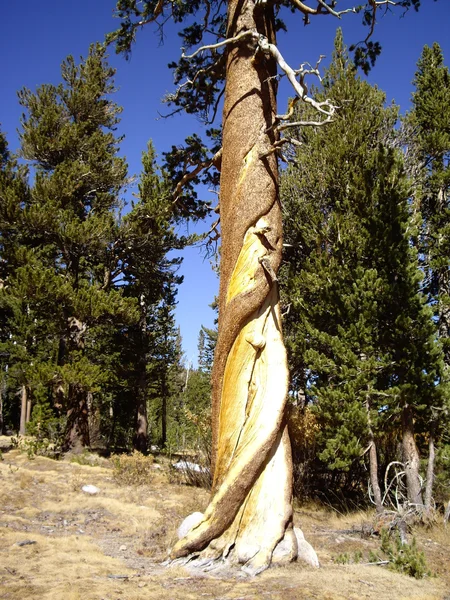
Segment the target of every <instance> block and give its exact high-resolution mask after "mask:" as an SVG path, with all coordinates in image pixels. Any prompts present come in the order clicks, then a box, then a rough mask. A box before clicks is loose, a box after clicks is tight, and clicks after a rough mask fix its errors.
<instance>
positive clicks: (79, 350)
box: [19, 45, 137, 450]
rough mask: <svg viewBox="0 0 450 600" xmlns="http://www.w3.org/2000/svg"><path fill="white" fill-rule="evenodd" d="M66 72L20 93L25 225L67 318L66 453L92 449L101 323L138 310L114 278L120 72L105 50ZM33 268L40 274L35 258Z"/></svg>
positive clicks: (59, 395) (61, 331) (62, 326)
mask: <svg viewBox="0 0 450 600" xmlns="http://www.w3.org/2000/svg"><path fill="white" fill-rule="evenodd" d="M61 73H62V78H63V83H61V84H59V85H58V86H54V85H48V84H47V85H43V86H41V87H39V88H38V89H37V91H36V93H32V92H31V91H30V90H27V89H24V90H22V91H21V92H19V101H20V103H21V105H22V106H23V107H24V109H25V111H26V112H25V113H24V115H23V118H22V131H21V133H20V139H21V154H22V156H23V158H25V159H27V160H28V161H30V162H31V163H32V165H33V167H34V169H35V181H34V185H33V188H32V191H31V196H30V201H29V203H28V204H27V205H26V206H24V208H23V211H22V221H23V226H24V229H26V231H27V241H26V245H27V248H28V252H29V253H31V254H32V255H33V256H34V259H33V260H34V261H35V262H36V261H38V262H39V265H35V272H36V273H40V274H41V275H42V277H41V280H42V281H44V280H45V278H44V277H43V275H44V273H46V272H48V273H49V275H50V274H51V286H50V287H49V288H48V290H47V294H48V300H49V302H50V301H53V302H54V303H55V306H56V307H57V312H58V314H57V315H55V316H54V318H53V319H52V321H53V327H54V328H56V331H57V333H56V335H57V338H58V340H57V344H58V348H57V352H56V357H54V363H53V365H54V369H55V377H54V394H55V396H56V398H55V399H56V401H57V403H58V404H60V405H61V406H62V408H63V410H64V412H65V414H66V417H67V424H66V432H65V447H66V448H67V449H69V448H72V449H76V450H79V449H80V448H82V447H85V446H88V445H89V444H90V432H89V413H90V412H92V407H91V406H89V404H92V394H95V393H97V392H99V390H100V388H101V384H102V369H101V366H100V365H99V364H96V354H97V353H96V338H95V337H93V333H94V327H95V326H97V325H99V324H101V323H103V324H105V323H109V324H111V325H112V324H114V325H115V326H116V327H117V326H118V325H119V324H120V323H123V324H126V323H128V322H130V321H134V320H135V319H136V317H137V311H136V307H135V302H134V301H133V300H131V299H130V300H128V299H125V298H124V297H123V294H122V293H121V292H120V291H119V290H116V289H112V288H111V287H108V282H107V279H106V280H105V272H107V270H108V256H109V249H110V247H111V245H113V242H114V235H115V233H116V227H115V210H116V208H117V207H118V204H119V194H120V191H121V189H122V188H123V186H124V185H125V183H126V164H125V161H124V160H123V159H122V158H119V157H117V151H118V143H119V141H120V140H117V139H116V137H115V135H114V128H115V126H116V124H117V122H118V114H119V113H120V111H121V109H120V108H119V107H118V106H117V105H116V104H115V103H114V102H113V101H112V100H110V99H109V95H110V94H111V93H112V92H113V91H114V85H113V82H112V77H113V75H114V71H113V69H111V68H110V67H109V66H108V65H107V63H106V59H105V49H104V48H103V47H101V46H99V45H97V46H91V48H90V50H89V55H88V57H87V58H86V60H84V61H83V62H82V63H81V64H80V65H76V63H75V61H74V59H73V58H72V57H68V58H67V59H66V61H65V62H63V64H62V67H61ZM27 264H28V266H29V268H31V267H30V265H31V258H30V257H28V259H27ZM36 276H37V275H36ZM42 308H44V307H42ZM41 318H42V319H43V320H45V319H47V318H48V313H45V312H43V313H41ZM38 320H39V319H38ZM53 339H54V338H53Z"/></svg>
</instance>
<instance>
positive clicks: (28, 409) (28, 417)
mask: <svg viewBox="0 0 450 600" xmlns="http://www.w3.org/2000/svg"><path fill="white" fill-rule="evenodd" d="M25 421H26V423H29V422H30V421H31V396H30V395H29V394H28V395H27V414H26V416H25Z"/></svg>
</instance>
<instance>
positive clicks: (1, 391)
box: [0, 375, 6, 435]
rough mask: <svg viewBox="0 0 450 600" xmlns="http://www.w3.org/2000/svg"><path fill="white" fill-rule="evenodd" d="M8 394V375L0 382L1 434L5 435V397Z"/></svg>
mask: <svg viewBox="0 0 450 600" xmlns="http://www.w3.org/2000/svg"><path fill="white" fill-rule="evenodd" d="M5 395H6V375H4V376H3V379H2V380H1V384H0V435H3V426H4V420H3V398H4V397H5Z"/></svg>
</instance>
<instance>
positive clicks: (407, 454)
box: [402, 404, 423, 506]
mask: <svg viewBox="0 0 450 600" xmlns="http://www.w3.org/2000/svg"><path fill="white" fill-rule="evenodd" d="M402 451H403V462H404V463H405V474H406V486H407V490H408V501H409V502H410V503H411V504H416V505H418V506H421V505H423V500H422V486H421V483H420V478H419V466H420V458H419V451H418V449H417V445H416V441H415V439H414V420H413V411H412V408H411V407H410V406H409V405H408V404H407V405H406V406H404V407H403V409H402Z"/></svg>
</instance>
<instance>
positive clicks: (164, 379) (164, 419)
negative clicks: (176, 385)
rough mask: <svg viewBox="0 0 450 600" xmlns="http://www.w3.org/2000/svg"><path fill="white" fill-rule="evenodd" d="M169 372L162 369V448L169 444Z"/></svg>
mask: <svg viewBox="0 0 450 600" xmlns="http://www.w3.org/2000/svg"><path fill="white" fill-rule="evenodd" d="M167 394H168V390H167V374H166V372H165V371H164V367H163V371H162V381H161V396H162V398H161V448H165V447H166V444H167Z"/></svg>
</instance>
